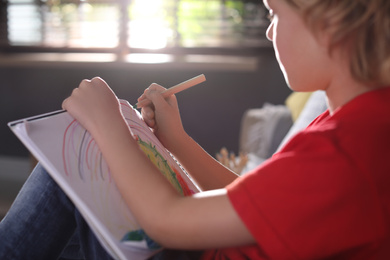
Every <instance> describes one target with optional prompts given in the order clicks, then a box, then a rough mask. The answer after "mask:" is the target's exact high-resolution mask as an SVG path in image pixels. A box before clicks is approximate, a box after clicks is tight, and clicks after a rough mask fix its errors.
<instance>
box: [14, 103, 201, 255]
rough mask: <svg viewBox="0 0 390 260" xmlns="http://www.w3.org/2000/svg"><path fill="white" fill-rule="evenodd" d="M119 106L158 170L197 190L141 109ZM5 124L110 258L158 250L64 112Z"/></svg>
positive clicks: (182, 188)
mask: <svg viewBox="0 0 390 260" xmlns="http://www.w3.org/2000/svg"><path fill="white" fill-rule="evenodd" d="M121 104H122V109H123V114H124V116H125V118H126V120H127V122H128V124H129V126H130V128H131V130H132V132H133V134H134V137H135V138H136V140H137V141H138V144H139V145H140V147H141V149H142V150H143V151H144V152H145V153H146V154H147V155H148V157H149V158H150V159H151V161H152V162H153V163H154V164H155V165H156V166H157V167H158V168H159V169H160V171H161V172H162V174H164V176H166V177H167V179H168V180H169V181H170V183H172V185H174V187H175V188H176V189H177V190H178V191H179V192H180V193H181V194H183V195H189V194H193V193H195V192H197V191H198V188H197V187H196V186H195V185H194V184H193V182H192V181H191V179H190V178H189V177H188V175H187V174H186V173H185V172H184V170H183V169H182V168H181V167H180V165H178V164H177V162H176V160H175V159H174V158H173V157H172V156H171V155H170V154H169V152H168V151H167V150H166V149H165V148H164V147H163V146H162V145H161V143H160V142H159V141H158V139H157V138H156V137H155V136H154V135H153V133H152V132H151V130H150V129H149V128H148V127H147V126H146V124H145V123H144V122H143V121H142V119H141V116H140V114H139V112H138V111H136V110H134V109H132V107H131V106H130V105H129V104H128V103H127V102H125V101H121ZM9 125H10V127H11V129H12V130H13V132H14V133H15V134H16V135H17V136H18V137H19V138H20V140H21V141H22V142H23V143H24V144H25V146H26V147H27V148H28V149H29V150H30V151H31V153H32V154H33V155H34V156H35V157H36V158H37V159H38V160H39V161H40V162H41V163H42V165H43V166H44V167H45V168H46V170H47V171H48V172H49V173H50V174H51V176H52V177H53V179H54V180H55V181H56V182H57V183H58V184H59V186H60V187H61V188H62V189H63V190H64V192H65V193H66V194H67V195H68V196H69V198H70V199H71V200H72V201H73V202H74V204H75V205H76V206H77V208H78V209H79V211H80V212H81V214H82V215H83V217H84V218H85V219H86V221H87V222H88V223H89V225H90V227H91V229H92V230H93V231H94V233H95V234H96V236H97V237H98V239H99V241H100V242H101V243H102V245H103V246H104V247H105V249H106V250H107V251H108V252H110V254H111V255H112V256H113V257H114V258H116V259H145V258H148V257H149V256H151V255H153V254H154V253H156V252H157V251H158V250H159V247H158V245H156V244H155V243H154V242H153V241H152V240H150V239H149V238H148V237H147V235H146V234H144V233H143V231H142V229H140V227H139V225H138V224H137V223H136V221H135V219H134V217H133V215H132V214H131V212H130V210H129V209H128V208H127V206H126V205H125V203H124V201H123V199H122V197H121V195H120V193H119V191H118V189H117V187H116V185H115V183H114V181H113V180H112V178H111V174H110V171H109V169H108V167H107V165H106V163H105V161H104V159H103V157H102V155H101V153H100V151H99V148H98V147H97V145H96V143H95V142H94V140H93V139H92V138H91V136H90V134H89V133H88V132H87V131H85V129H83V128H82V127H81V125H79V124H78V122H77V121H75V120H74V119H73V118H72V117H71V116H70V115H69V114H68V113H66V112H64V113H59V114H55V115H44V116H39V117H36V118H29V119H26V120H23V121H21V122H11V123H9Z"/></svg>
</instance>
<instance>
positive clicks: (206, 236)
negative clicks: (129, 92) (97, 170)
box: [63, 78, 254, 249]
mask: <svg viewBox="0 0 390 260" xmlns="http://www.w3.org/2000/svg"><path fill="white" fill-rule="evenodd" d="M63 107H64V109H66V110H68V112H69V113H70V114H71V115H72V116H74V117H75V118H76V119H77V120H78V121H79V122H80V123H81V124H82V125H83V126H84V127H85V128H86V129H87V130H88V131H89V132H90V133H91V134H92V136H93V137H94V139H95V140H96V142H97V144H98V145H99V148H100V149H101V151H102V153H103V156H104V158H105V160H106V161H107V164H108V166H109V168H110V172H111V174H112V176H113V178H114V180H115V183H116V184H117V186H118V189H119V190H120V192H121V194H122V196H123V197H124V199H125V201H126V203H127V205H128V206H129V208H130V209H131V211H132V213H133V214H134V216H135V218H136V219H137V221H138V222H139V224H140V225H141V226H142V227H143V228H144V229H145V231H146V232H147V233H148V235H149V236H151V237H152V238H153V239H154V240H156V241H157V242H158V243H160V244H161V245H163V246H165V247H170V248H177V249H206V248H217V247H226V246H237V245H246V244H252V243H254V239H253V237H252V236H251V234H250V233H249V231H248V230H247V229H246V227H245V226H244V224H243V223H242V221H241V220H240V218H239V217H238V215H237V214H236V212H235V210H234V208H233V207H232V205H231V203H230V201H229V198H228V196H227V194H226V190H224V189H222V190H218V191H214V192H205V193H202V194H200V195H196V196H193V197H181V196H179V194H178V193H177V192H176V190H175V189H174V188H173V187H172V186H171V185H170V183H169V182H168V181H167V180H166V179H165V178H164V177H163V176H162V175H161V174H160V173H159V172H158V170H157V169H156V167H155V166H154V165H153V164H152V163H150V161H149V159H148V158H147V157H146V156H145V154H144V153H142V151H141V150H140V148H139V146H138V144H137V143H136V141H135V140H134V139H133V138H132V135H131V132H130V129H129V128H128V126H127V124H126V122H125V120H124V119H123V117H122V114H121V113H120V106H119V102H118V100H117V99H116V97H115V95H114V94H113V93H112V91H111V90H110V89H109V87H108V86H107V85H106V84H105V82H104V81H102V80H101V79H96V78H95V79H93V80H92V81H84V82H83V83H82V84H81V85H80V87H79V89H77V90H75V91H74V92H73V93H72V96H71V97H70V98H68V99H67V100H65V101H64V103H63Z"/></svg>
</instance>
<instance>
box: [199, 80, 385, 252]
mask: <svg viewBox="0 0 390 260" xmlns="http://www.w3.org/2000/svg"><path fill="white" fill-rule="evenodd" d="M227 189H228V196H229V198H230V201H231V203H232V205H233V206H234V208H235V209H236V211H237V213H238V214H239V216H240V217H241V219H242V220H243V222H244V223H245V225H246V226H247V228H248V230H250V232H251V233H252V235H253V236H254V238H255V239H256V241H257V244H256V245H253V246H248V247H237V248H230V249H220V250H214V251H208V252H206V254H205V255H204V257H203V258H204V259H234V260H235V259H324V258H332V259H390V87H388V88H385V89H380V90H374V91H371V92H368V93H365V94H362V95H360V96H358V97H357V98H355V99H354V100H352V101H350V102H349V103H348V104H346V105H344V106H343V107H341V108H340V109H338V110H337V111H335V112H334V114H333V115H332V116H330V115H329V112H325V113H324V114H322V115H320V116H319V117H318V118H317V119H316V120H314V122H313V123H312V124H311V125H310V126H309V127H308V128H307V129H305V130H304V131H302V132H301V133H299V134H297V135H296V136H295V137H294V138H293V139H292V140H291V141H290V142H289V143H287V144H286V145H285V147H284V148H283V149H282V150H281V151H280V152H279V153H277V154H275V155H274V156H273V157H272V158H271V159H269V160H268V161H267V162H265V163H264V164H263V165H261V166H260V167H259V168H258V169H256V170H254V171H253V172H251V173H248V174H246V175H244V176H243V177H242V178H239V179H238V180H237V181H235V182H234V183H232V184H231V185H229V186H228V187H227Z"/></svg>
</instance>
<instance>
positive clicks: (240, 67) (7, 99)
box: [0, 48, 290, 156]
mask: <svg viewBox="0 0 390 260" xmlns="http://www.w3.org/2000/svg"><path fill="white" fill-rule="evenodd" d="M18 57H19V56H18ZM18 57H16V58H15V57H12V56H4V55H2V56H1V55H0V143H1V146H0V156H3V155H5V156H27V155H28V152H27V150H26V149H25V148H24V147H23V145H21V143H20V142H19V141H18V140H17V139H16V137H14V135H13V134H12V132H11V131H10V130H9V129H8V127H7V122H9V121H13V120H17V119H20V118H24V117H28V116H33V115H37V114H40V113H46V112H50V111H53V110H58V109H61V102H62V100H63V99H64V98H66V97H67V96H68V95H69V94H70V93H71V90H72V89H73V88H74V87H77V86H78V84H79V82H80V81H81V80H82V79H84V78H91V77H94V76H100V77H102V78H103V79H105V80H106V81H107V82H108V83H109V85H110V86H111V87H112V88H113V89H114V91H115V92H116V93H117V95H118V97H120V98H124V99H127V100H129V101H130V103H135V102H136V99H137V97H138V96H139V95H140V94H141V93H142V92H143V90H144V89H145V88H146V87H147V86H149V85H150V84H151V83H153V82H156V83H159V84H161V85H163V86H167V87H168V86H172V85H175V84H177V83H179V82H181V81H184V80H187V79H189V78H191V77H194V76H196V75H198V74H201V73H203V74H205V76H206V78H207V81H206V82H205V83H202V85H200V86H198V87H195V88H191V89H190V90H187V91H185V92H182V93H180V94H178V100H179V105H180V109H181V115H182V121H183V124H184V127H185V129H186V130H187V132H188V133H189V134H190V135H191V136H192V137H193V138H194V139H195V140H196V141H197V142H199V143H200V144H201V145H202V146H203V147H204V148H205V150H206V151H208V152H209V153H211V154H212V155H214V154H215V152H217V151H218V150H219V149H220V148H221V147H222V146H226V147H227V148H228V149H229V150H232V151H235V152H237V150H238V136H239V126H240V120H241V116H242V114H243V113H244V111H245V110H246V109H248V108H253V107H261V106H262V105H263V103H264V102H270V103H274V104H277V103H282V102H284V99H285V98H286V96H287V95H288V94H289V93H290V90H289V89H288V88H287V87H286V85H285V83H284V79H283V76H282V74H281V72H280V70H279V67H278V65H277V62H276V61H275V57H274V54H273V51H272V49H270V48H266V49H264V50H263V51H262V52H261V53H260V54H259V56H258V57H250V58H247V59H239V58H237V59H235V58H234V59H233V58H232V59H228V60H227V61H226V62H224V60H221V61H217V62H216V61H215V60H211V61H210V62H204V61H203V62H199V61H193V62H178V61H175V62H171V63H162V64H145V63H128V62H117V61H116V62H85V63H83V62H75V61H73V62H58V61H57V62H56V61H55V60H46V61H42V60H39V59H27V58H22V59H20V58H18ZM42 57H44V56H42ZM195 60H196V59H195ZM253 61H256V62H253Z"/></svg>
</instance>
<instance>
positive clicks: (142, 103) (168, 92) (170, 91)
mask: <svg viewBox="0 0 390 260" xmlns="http://www.w3.org/2000/svg"><path fill="white" fill-rule="evenodd" d="M204 81H206V77H205V76H204V75H203V74H200V75H199V76H196V77H193V78H192V79H189V80H186V81H184V82H182V83H179V84H177V85H175V86H173V87H171V88H169V89H166V90H164V91H163V92H162V95H163V97H165V98H166V97H169V96H170V95H173V94H176V93H179V92H181V91H183V90H186V89H188V88H190V87H193V86H195V85H198V84H200V83H202V82H204ZM149 104H150V100H149V99H144V100H141V101H140V102H138V103H137V104H135V105H134V108H142V107H144V106H147V105H149Z"/></svg>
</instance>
